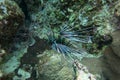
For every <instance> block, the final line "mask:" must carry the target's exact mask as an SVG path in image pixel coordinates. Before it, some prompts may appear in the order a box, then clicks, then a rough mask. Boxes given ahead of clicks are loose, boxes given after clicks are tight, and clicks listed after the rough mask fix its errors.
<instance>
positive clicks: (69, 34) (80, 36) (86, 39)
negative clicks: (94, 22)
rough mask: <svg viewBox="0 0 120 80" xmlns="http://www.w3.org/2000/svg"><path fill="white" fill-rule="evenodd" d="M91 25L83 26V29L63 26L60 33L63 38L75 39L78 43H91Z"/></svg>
mask: <svg viewBox="0 0 120 80" xmlns="http://www.w3.org/2000/svg"><path fill="white" fill-rule="evenodd" d="M93 31H94V29H93V27H88V28H83V29H76V28H75V27H72V28H69V27H66V26H65V27H63V28H62V29H61V31H60V35H61V36H62V37H63V38H66V39H68V40H69V41H75V42H80V43H92V38H93V36H92V35H91V33H93Z"/></svg>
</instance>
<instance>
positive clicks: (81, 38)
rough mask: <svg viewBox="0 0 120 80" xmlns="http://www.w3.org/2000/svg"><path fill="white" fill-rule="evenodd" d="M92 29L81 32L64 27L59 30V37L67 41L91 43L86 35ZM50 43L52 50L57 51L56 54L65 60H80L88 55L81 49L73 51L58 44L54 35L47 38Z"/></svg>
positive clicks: (90, 38) (89, 37) (73, 49)
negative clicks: (61, 55) (59, 54)
mask: <svg viewBox="0 0 120 80" xmlns="http://www.w3.org/2000/svg"><path fill="white" fill-rule="evenodd" d="M92 29H93V28H92V27H89V28H85V29H81V30H74V28H68V27H64V28H62V29H61V30H60V32H59V35H60V36H61V37H63V38H65V39H68V40H69V41H75V42H80V43H92V36H90V35H86V34H88V33H90V32H91V31H92ZM49 38H50V39H51V42H52V46H51V47H52V49H53V50H55V51H57V52H58V53H61V54H63V56H64V57H65V58H66V57H68V58H70V59H72V60H75V59H76V58H78V57H79V58H80V56H82V55H86V54H88V53H87V51H86V50H84V49H83V48H81V49H79V50H78V49H75V48H71V47H68V46H66V45H64V44H62V43H58V42H57V40H56V38H55V36H54V33H52V35H51V36H49Z"/></svg>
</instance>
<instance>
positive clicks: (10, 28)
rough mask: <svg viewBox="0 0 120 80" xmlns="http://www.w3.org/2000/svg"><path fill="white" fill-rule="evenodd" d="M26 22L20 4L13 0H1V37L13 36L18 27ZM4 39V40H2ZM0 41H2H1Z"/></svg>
mask: <svg viewBox="0 0 120 80" xmlns="http://www.w3.org/2000/svg"><path fill="white" fill-rule="evenodd" d="M23 24H24V14H23V12H22V10H21V9H20V8H19V6H18V5H17V4H16V3H15V2H14V1H11V0H1V1H0V39H7V40H8V39H9V38H11V37H13V36H14V35H15V34H16V32H17V30H18V28H19V27H20V26H22V25H23ZM1 41H3V40H1ZM1 41H0V42H1Z"/></svg>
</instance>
